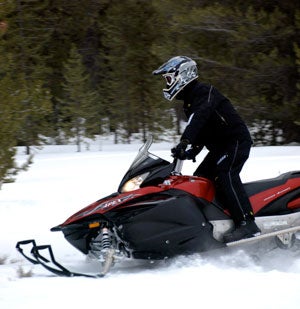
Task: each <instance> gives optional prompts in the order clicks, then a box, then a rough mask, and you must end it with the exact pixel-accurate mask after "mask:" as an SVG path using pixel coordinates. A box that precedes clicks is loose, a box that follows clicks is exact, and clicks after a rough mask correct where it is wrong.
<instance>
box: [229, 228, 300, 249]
mask: <svg viewBox="0 0 300 309" xmlns="http://www.w3.org/2000/svg"><path fill="white" fill-rule="evenodd" d="M298 231H300V226H294V227H290V228H287V229H283V230H278V231H274V232H271V233H264V234H260V235H258V236H254V237H250V238H243V239H240V240H236V241H232V242H228V243H226V246H227V247H233V246H237V245H242V244H247V243H250V242H254V241H258V240H262V239H266V238H269V237H276V236H277V237H279V236H281V235H284V234H293V233H295V232H298Z"/></svg>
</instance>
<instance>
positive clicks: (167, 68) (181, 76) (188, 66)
mask: <svg viewBox="0 0 300 309" xmlns="http://www.w3.org/2000/svg"><path fill="white" fill-rule="evenodd" d="M153 74H154V75H162V76H163V77H164V78H165V79H166V83H167V87H166V89H163V94H164V97H165V98H166V99H167V100H169V101H172V100H173V99H174V97H175V96H176V95H177V94H178V93H179V92H180V91H181V90H182V89H183V88H184V87H185V86H186V85H188V84H189V83H190V82H191V81H193V80H194V79H196V78H197V77H198V72H197V64H196V62H195V61H194V60H192V59H191V58H189V57H185V56H176V57H173V58H171V59H170V60H168V61H167V62H166V63H164V64H163V65H162V66H160V67H159V68H158V69H157V70H155V71H153Z"/></svg>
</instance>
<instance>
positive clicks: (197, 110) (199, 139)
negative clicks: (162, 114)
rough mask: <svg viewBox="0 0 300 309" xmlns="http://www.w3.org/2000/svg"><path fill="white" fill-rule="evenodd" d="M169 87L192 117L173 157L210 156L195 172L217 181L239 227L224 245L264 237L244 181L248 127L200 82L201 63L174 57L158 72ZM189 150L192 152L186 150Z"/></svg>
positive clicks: (169, 94) (224, 100)
mask: <svg viewBox="0 0 300 309" xmlns="http://www.w3.org/2000/svg"><path fill="white" fill-rule="evenodd" d="M153 74H154V75H162V76H163V77H164V78H165V80H166V83H167V87H166V89H163V94H164V97H165V98H166V99H167V100H169V101H172V100H173V99H174V98H176V99H178V100H183V102H184V103H183V110H184V112H185V114H186V116H187V118H188V123H187V126H186V128H185V130H184V132H183V134H182V136H181V139H180V143H179V144H178V145H177V146H176V147H175V148H173V149H172V154H173V156H174V157H176V158H178V159H181V160H184V159H192V160H193V161H195V157H196V155H197V154H198V153H199V152H200V151H201V150H202V148H203V147H204V146H205V147H206V148H207V149H208V150H209V152H208V154H207V155H206V157H205V158H204V160H203V162H202V163H201V164H200V165H199V166H198V168H197V169H196V171H195V172H194V175H195V176H205V177H207V178H210V179H211V180H213V181H214V183H215V185H216V188H217V190H218V194H220V198H221V200H222V201H223V202H224V204H225V205H226V206H227V207H228V209H229V211H230V213H231V215H232V218H233V221H234V223H235V228H234V229H233V231H231V232H229V233H227V234H225V235H224V242H231V241H237V240H240V239H243V238H249V237H253V236H257V235H259V234H260V230H259V228H258V227H257V225H256V223H255V221H254V215H253V210H252V206H251V204H250V201H249V199H248V196H247V194H246V192H245V190H244V187H243V185H242V182H241V179H240V176H239V174H240V171H241V169H242V167H243V165H244V163H245V162H246V160H247V159H248V157H249V152H250V148H251V145H252V140H251V137H250V133H249V131H248V128H247V126H246V125H245V123H244V122H243V120H242V119H241V117H240V116H239V115H238V113H237V112H236V110H235V109H234V107H233V106H232V104H231V102H230V101H229V99H227V98H226V97H225V96H223V95H222V94H221V93H220V92H219V91H218V90H217V89H216V88H215V87H213V86H211V85H207V84H204V83H202V82H199V81H198V80H197V78H198V72H197V64H196V62H195V61H194V60H192V59H191V58H188V57H185V56H177V57H173V58H171V59H170V60H168V61H167V62H166V63H164V64H163V65H162V66H160V67H159V68H158V69H157V70H155V71H153ZM188 145H191V148H190V149H188V150H187V147H188Z"/></svg>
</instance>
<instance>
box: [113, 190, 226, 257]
mask: <svg viewBox="0 0 300 309" xmlns="http://www.w3.org/2000/svg"><path fill="white" fill-rule="evenodd" d="M202 203H205V202H203V201H202ZM202 207H203V204H201V200H200V199H195V198H194V197H193V196H191V195H190V194H187V193H184V192H181V193H180V192H178V193H177V196H176V198H175V199H169V200H167V201H165V202H163V203H159V204H158V205H157V206H155V207H149V208H148V209H146V210H145V209H144V210H143V211H142V212H138V213H135V214H132V215H131V216H129V217H127V216H126V214H123V213H124V209H123V211H122V215H123V218H124V220H123V221H119V222H118V230H119V233H120V237H121V238H122V239H123V240H124V241H125V242H126V243H127V244H128V246H129V248H130V249H131V250H132V254H133V256H134V257H135V258H143V259H148V258H150V259H153V258H157V259H162V258H165V257H171V256H174V255H177V254H183V253H191V252H198V251H206V250H209V249H212V248H219V247H221V246H223V244H221V243H219V242H218V241H216V240H215V239H214V238H213V236H212V226H211V224H210V223H209V222H208V221H207V220H206V218H205V216H204V214H203V212H202V209H201V208H202Z"/></svg>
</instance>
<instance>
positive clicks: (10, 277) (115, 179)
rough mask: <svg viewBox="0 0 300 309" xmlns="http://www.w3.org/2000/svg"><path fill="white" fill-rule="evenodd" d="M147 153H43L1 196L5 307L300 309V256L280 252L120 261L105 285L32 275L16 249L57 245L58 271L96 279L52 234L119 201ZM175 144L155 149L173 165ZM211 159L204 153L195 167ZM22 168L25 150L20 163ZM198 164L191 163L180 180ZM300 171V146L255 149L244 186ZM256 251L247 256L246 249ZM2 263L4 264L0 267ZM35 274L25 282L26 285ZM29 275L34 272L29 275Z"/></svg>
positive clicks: (133, 149) (1, 299) (99, 149)
mask: <svg viewBox="0 0 300 309" xmlns="http://www.w3.org/2000/svg"><path fill="white" fill-rule="evenodd" d="M140 146H141V144H140V143H139V142H135V143H134V144H131V145H113V144H111V143H109V142H108V141H105V140H104V141H102V143H101V144H94V145H91V146H90V149H89V150H84V151H83V152H81V153H77V152H76V148H75V146H70V145H69V146H45V147H44V148H43V149H42V150H36V155H35V157H34V164H33V165H32V166H31V167H30V169H29V170H28V171H27V172H22V173H20V174H19V175H18V176H17V179H16V182H15V183H11V184H4V185H3V187H2V190H1V191H0V218H1V219H0V222H1V225H0V261H2V265H0V308H1V309H19V308H22V309H27V308H28V309H29V308H30V309H35V308H43V309H46V308H64V307H65V308H82V307H96V308H101V307H102V308H103V307H110V308H143V309H144V308H156V307H157V308H202V307H203V308H204V307H206V306H207V307H209V308H243V309H245V308H263V309H266V308H270V309H275V308H289V309H293V308H299V304H300V293H299V288H300V252H297V251H295V250H282V249H279V248H277V249H274V250H271V251H270V252H265V253H263V254H262V255H258V254H257V252H255V253H256V258H254V257H253V252H248V251H247V250H243V249H241V248H234V249H230V250H228V251H225V250H222V251H215V252H212V253H207V254H194V255H192V256H180V257H177V258H174V259H171V260H169V261H166V262H157V263H154V264H151V263H149V262H145V261H132V262H131V263H129V262H123V263H122V264H120V265H117V266H115V268H113V269H112V270H111V272H110V273H109V274H108V275H107V277H105V278H101V279H90V278H81V277H77V278H60V277H55V276H54V275H51V274H49V273H48V272H47V271H46V270H44V269H43V268H42V267H41V266H33V265H31V264H30V263H29V262H27V261H26V260H25V259H23V258H22V257H21V256H20V254H19V253H18V252H16V250H15V244H16V242H17V241H18V240H23V239H30V238H35V239H36V241H37V242H38V243H39V244H51V245H52V247H53V249H54V252H55V256H56V258H57V260H58V261H59V262H61V263H62V264H64V265H67V266H68V267H69V268H71V269H72V270H75V271H76V270H77V271H90V270H94V271H97V267H96V265H93V264H92V265H89V264H88V263H87V261H86V259H85V257H84V256H83V255H82V254H81V253H80V252H78V251H77V250H76V249H74V248H73V247H71V245H69V244H68V243H67V242H66V240H65V239H64V237H63V235H62V234H61V233H59V232H57V233H52V232H50V230H49V229H50V228H51V227H53V226H55V225H57V224H59V223H62V222H63V221H65V219H66V218H67V217H69V216H70V215H71V214H73V213H74V212H76V211H78V210H79V209H81V208H82V207H84V206H86V205H88V204H90V203H91V202H93V201H95V200H97V199H99V198H100V197H103V196H105V195H108V194H110V193H112V192H115V191H116V190H117V188H118V184H119V181H120V180H121V177H122V176H123V174H124V173H125V172H126V170H127V168H128V167H129V165H130V163H131V162H132V160H133V159H134V157H135V155H136V153H137V150H138V149H139V148H140ZM172 146H173V145H172V144H171V143H169V144H168V143H160V144H154V145H152V148H151V151H152V152H153V153H155V154H156V155H159V156H161V157H163V158H165V159H167V160H171V158H170V150H169V149H170V148H171V147H172ZM204 155H205V151H203V153H201V154H200V155H199V156H198V158H197V162H198V163H199V162H200V161H201V159H202V158H203V156H204ZM17 160H18V162H20V163H21V162H23V161H24V160H25V156H24V155H23V151H22V149H20V150H19V152H18V156H17ZM196 166H197V165H196V164H193V163H192V162H190V161H189V162H186V163H185V165H184V170H183V171H184V173H186V174H192V172H193V170H194V169H195V168H196ZM290 170H300V146H287V147H256V148H253V149H252V152H251V156H250V158H249V160H248V161H247V163H246V165H245V167H244V169H243V171H242V173H241V177H242V180H243V181H245V182H247V181H252V180H257V179H262V178H269V177H275V176H277V175H279V174H281V173H284V172H286V171H290ZM250 251H251V250H250ZM0 264H1V262H0ZM20 270H22V271H23V273H25V274H26V273H29V277H24V276H20V275H19V274H18V273H19V272H20ZM30 272H31V273H30Z"/></svg>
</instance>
